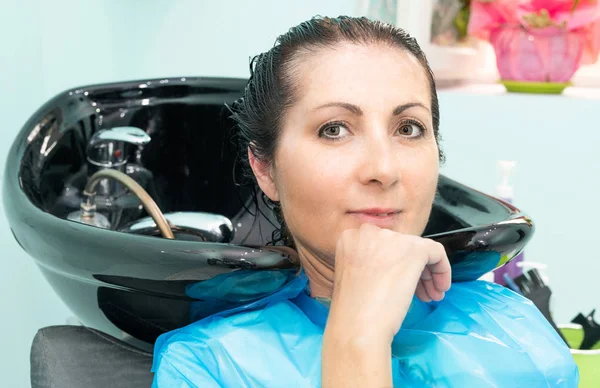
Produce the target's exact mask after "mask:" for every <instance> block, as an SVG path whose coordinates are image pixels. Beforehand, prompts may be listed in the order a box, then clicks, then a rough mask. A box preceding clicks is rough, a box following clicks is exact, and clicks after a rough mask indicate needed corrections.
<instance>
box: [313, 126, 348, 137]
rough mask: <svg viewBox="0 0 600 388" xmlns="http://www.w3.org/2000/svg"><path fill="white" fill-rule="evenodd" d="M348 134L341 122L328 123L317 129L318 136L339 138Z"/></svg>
mask: <svg viewBox="0 0 600 388" xmlns="http://www.w3.org/2000/svg"><path fill="white" fill-rule="evenodd" d="M347 134H348V129H346V127H344V126H343V125H342V124H329V125H327V126H325V127H323V128H322V129H321V130H320V131H319V136H320V137H326V138H330V139H340V138H342V137H344V136H346V135H347Z"/></svg>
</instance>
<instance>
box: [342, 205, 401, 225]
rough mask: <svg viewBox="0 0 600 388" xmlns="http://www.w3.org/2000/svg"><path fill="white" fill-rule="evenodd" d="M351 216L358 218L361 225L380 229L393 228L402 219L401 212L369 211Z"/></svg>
mask: <svg viewBox="0 0 600 388" xmlns="http://www.w3.org/2000/svg"><path fill="white" fill-rule="evenodd" d="M349 214H350V215H351V216H352V217H354V218H356V219H357V220H358V221H359V222H360V223H361V224H362V223H370V224H374V225H376V226H379V227H380V228H391V227H393V226H394V225H395V224H396V223H397V222H398V220H399V218H400V211H399V210H389V209H388V210H384V209H382V210H379V209H378V210H375V211H372V210H369V211H354V212H349Z"/></svg>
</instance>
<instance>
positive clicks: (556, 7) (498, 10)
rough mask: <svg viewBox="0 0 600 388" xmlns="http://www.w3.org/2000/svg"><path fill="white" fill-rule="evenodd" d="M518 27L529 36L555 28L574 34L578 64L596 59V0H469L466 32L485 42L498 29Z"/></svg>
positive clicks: (599, 16)
mask: <svg viewBox="0 0 600 388" xmlns="http://www.w3.org/2000/svg"><path fill="white" fill-rule="evenodd" d="M575 3H577V4H575ZM574 5H577V7H574ZM518 26H521V27H522V28H524V29H526V30H528V32H529V33H530V34H533V35H536V34H544V33H545V31H547V30H548V29H550V30H554V29H557V28H558V29H561V30H564V31H565V33H567V34H568V33H573V34H576V35H577V36H578V39H580V40H582V46H583V54H582V55H581V59H580V61H581V63H580V64H587V63H594V62H595V61H596V60H597V59H598V54H599V52H600V0H579V1H577V0H472V1H471V16H470V19H469V26H468V33H469V34H470V35H472V36H476V37H478V38H481V39H484V40H487V41H489V40H490V34H492V33H493V32H494V31H496V30H498V29H499V28H505V27H518Z"/></svg>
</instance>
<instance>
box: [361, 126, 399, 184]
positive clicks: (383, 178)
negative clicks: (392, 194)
mask: <svg viewBox="0 0 600 388" xmlns="http://www.w3.org/2000/svg"><path fill="white" fill-rule="evenodd" d="M392 141H393V140H392V139H391V138H390V137H389V136H380V137H378V138H372V139H368V140H366V141H365V144H364V145H365V146H364V147H363V151H362V155H361V159H362V163H361V164H360V167H359V169H360V170H359V174H360V180H361V182H362V183H363V184H378V185H380V186H382V188H388V187H391V186H393V185H394V184H396V183H397V182H398V181H399V180H400V176H401V171H400V170H401V169H400V166H399V165H398V155H396V153H397V150H396V149H394V147H393V144H392Z"/></svg>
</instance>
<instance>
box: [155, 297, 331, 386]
mask: <svg viewBox="0 0 600 388" xmlns="http://www.w3.org/2000/svg"><path fill="white" fill-rule="evenodd" d="M322 333H323V332H322V329H321V328H320V327H319V326H318V325H315V324H314V323H313V322H312V321H311V320H310V319H309V317H307V316H306V315H305V314H304V312H303V311H302V310H301V309H300V308H299V307H298V306H297V305H296V304H294V303H293V301H291V300H287V301H280V302H277V303H272V304H269V305H266V306H264V307H263V308H260V309H256V310H249V311H240V312H237V313H235V314H233V315H228V316H227V315H215V316H211V317H208V318H205V319H203V320H200V321H197V322H195V323H192V324H190V325H188V326H186V327H184V328H181V329H178V330H175V331H173V332H170V333H166V334H163V335H162V336H161V337H159V338H158V340H157V343H156V345H155V352H154V353H155V354H154V356H155V357H154V365H153V371H155V373H156V372H157V371H160V369H162V368H178V369H184V370H185V371H186V372H185V375H186V376H187V377H188V378H190V379H192V380H194V376H204V375H210V376H213V377H214V376H218V377H214V378H215V380H216V381H218V382H219V384H224V383H226V384H225V385H227V386H230V385H231V384H234V385H235V384H238V383H240V382H247V381H252V380H253V379H259V380H262V379H264V378H265V377H266V376H268V377H269V379H273V380H270V381H277V380H278V377H279V378H283V379H284V380H283V381H285V379H288V378H290V377H292V376H295V377H296V378H297V379H300V381H302V380H303V379H306V378H307V377H310V378H309V379H310V380H311V381H313V377H314V378H320V374H319V376H313V375H314V371H315V370H319V372H320V368H316V364H315V363H318V362H319V361H320V352H321V337H322ZM267 349H268V351H267ZM311 376H312V377H311ZM197 378H198V379H200V380H201V377H197ZM201 381H204V380H201ZM288 381H289V380H288ZM292 381H294V380H292ZM314 381H318V380H314ZM250 385H252V384H250ZM231 386H233V385H231Z"/></svg>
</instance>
